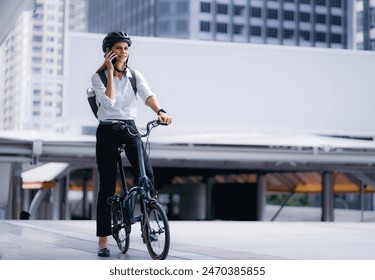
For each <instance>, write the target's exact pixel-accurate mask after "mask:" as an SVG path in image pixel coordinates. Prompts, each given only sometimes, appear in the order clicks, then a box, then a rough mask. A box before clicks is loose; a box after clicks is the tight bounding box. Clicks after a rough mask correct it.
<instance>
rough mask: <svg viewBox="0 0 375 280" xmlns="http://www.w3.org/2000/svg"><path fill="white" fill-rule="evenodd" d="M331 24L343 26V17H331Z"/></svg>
mask: <svg viewBox="0 0 375 280" xmlns="http://www.w3.org/2000/svg"><path fill="white" fill-rule="evenodd" d="M331 23H332V25H339V26H340V25H341V17H340V16H331Z"/></svg>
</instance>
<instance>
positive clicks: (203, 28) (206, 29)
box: [200, 21, 211, 32]
mask: <svg viewBox="0 0 375 280" xmlns="http://www.w3.org/2000/svg"><path fill="white" fill-rule="evenodd" d="M200 30H201V31H202V32H210V31H211V24H210V22H209V21H201V23H200Z"/></svg>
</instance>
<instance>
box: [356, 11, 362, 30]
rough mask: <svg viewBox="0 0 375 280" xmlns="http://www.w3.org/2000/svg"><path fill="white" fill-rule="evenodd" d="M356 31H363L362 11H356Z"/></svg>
mask: <svg viewBox="0 0 375 280" xmlns="http://www.w3.org/2000/svg"><path fill="white" fill-rule="evenodd" d="M357 31H359V32H360V31H363V12H359V13H357Z"/></svg>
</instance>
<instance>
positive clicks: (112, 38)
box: [102, 30, 132, 52]
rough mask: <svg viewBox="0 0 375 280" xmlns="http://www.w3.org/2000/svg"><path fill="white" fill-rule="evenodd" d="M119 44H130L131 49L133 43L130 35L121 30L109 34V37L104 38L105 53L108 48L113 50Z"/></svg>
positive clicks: (103, 47)
mask: <svg viewBox="0 0 375 280" xmlns="http://www.w3.org/2000/svg"><path fill="white" fill-rule="evenodd" d="M117 42H126V43H128V44H129V47H130V46H131V44H132V41H131V39H130V36H129V35H128V34H126V33H125V32H123V31H121V30H116V31H113V32H110V33H108V34H107V36H105V37H104V39H103V45H102V49H103V52H106V48H109V49H111V48H112V46H113V45H114V44H116V43H117Z"/></svg>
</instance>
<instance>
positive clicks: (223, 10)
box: [216, 4, 228, 15]
mask: <svg viewBox="0 0 375 280" xmlns="http://www.w3.org/2000/svg"><path fill="white" fill-rule="evenodd" d="M216 11H217V13H218V14H221V15H227V14H228V5H227V4H217V5H216Z"/></svg>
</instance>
